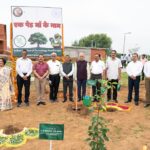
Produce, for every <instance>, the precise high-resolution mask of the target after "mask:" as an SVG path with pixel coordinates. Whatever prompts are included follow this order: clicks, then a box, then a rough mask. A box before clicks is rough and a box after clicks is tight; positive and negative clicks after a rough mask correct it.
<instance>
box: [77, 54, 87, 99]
mask: <svg viewBox="0 0 150 150" xmlns="http://www.w3.org/2000/svg"><path fill="white" fill-rule="evenodd" d="M75 70H76V78H77V86H78V101H81V100H82V99H83V97H84V96H85V95H86V81H87V79H89V74H90V71H89V65H88V63H87V61H86V60H85V55H84V53H80V54H79V60H78V61H77V63H76V65H75Z"/></svg>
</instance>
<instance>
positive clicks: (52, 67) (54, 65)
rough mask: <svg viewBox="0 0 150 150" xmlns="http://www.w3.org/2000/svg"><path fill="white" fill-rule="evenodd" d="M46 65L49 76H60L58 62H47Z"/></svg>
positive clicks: (59, 64)
mask: <svg viewBox="0 0 150 150" xmlns="http://www.w3.org/2000/svg"><path fill="white" fill-rule="evenodd" d="M47 64H48V67H49V71H50V74H51V75H54V74H60V67H61V63H60V62H59V61H58V60H55V61H52V60H49V61H48V62H47Z"/></svg>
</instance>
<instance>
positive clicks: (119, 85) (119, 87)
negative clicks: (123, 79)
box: [117, 83, 121, 91]
mask: <svg viewBox="0 0 150 150" xmlns="http://www.w3.org/2000/svg"><path fill="white" fill-rule="evenodd" d="M120 89H121V84H120V83H118V85H117V91H120Z"/></svg>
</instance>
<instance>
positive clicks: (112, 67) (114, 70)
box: [106, 58, 122, 80]
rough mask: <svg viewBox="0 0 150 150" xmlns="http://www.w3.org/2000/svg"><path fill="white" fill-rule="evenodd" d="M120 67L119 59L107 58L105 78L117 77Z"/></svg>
mask: <svg viewBox="0 0 150 150" xmlns="http://www.w3.org/2000/svg"><path fill="white" fill-rule="evenodd" d="M121 67H122V64H121V60H120V59H119V58H115V59H112V58H108V59H107V61H106V69H107V78H108V80H111V79H118V77H119V68H121Z"/></svg>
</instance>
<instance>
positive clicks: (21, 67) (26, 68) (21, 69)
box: [16, 50, 32, 107]
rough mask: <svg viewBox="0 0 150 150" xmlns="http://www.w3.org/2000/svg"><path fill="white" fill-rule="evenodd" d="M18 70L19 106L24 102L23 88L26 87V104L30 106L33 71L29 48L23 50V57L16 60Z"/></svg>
mask: <svg viewBox="0 0 150 150" xmlns="http://www.w3.org/2000/svg"><path fill="white" fill-rule="evenodd" d="M16 71H17V87H18V104H17V107H20V106H21V103H22V88H23V85H24V87H25V101H24V102H25V104H26V106H29V95H30V77H31V73H32V61H31V59H29V58H27V50H22V57H21V58H18V59H17V61H16Z"/></svg>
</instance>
